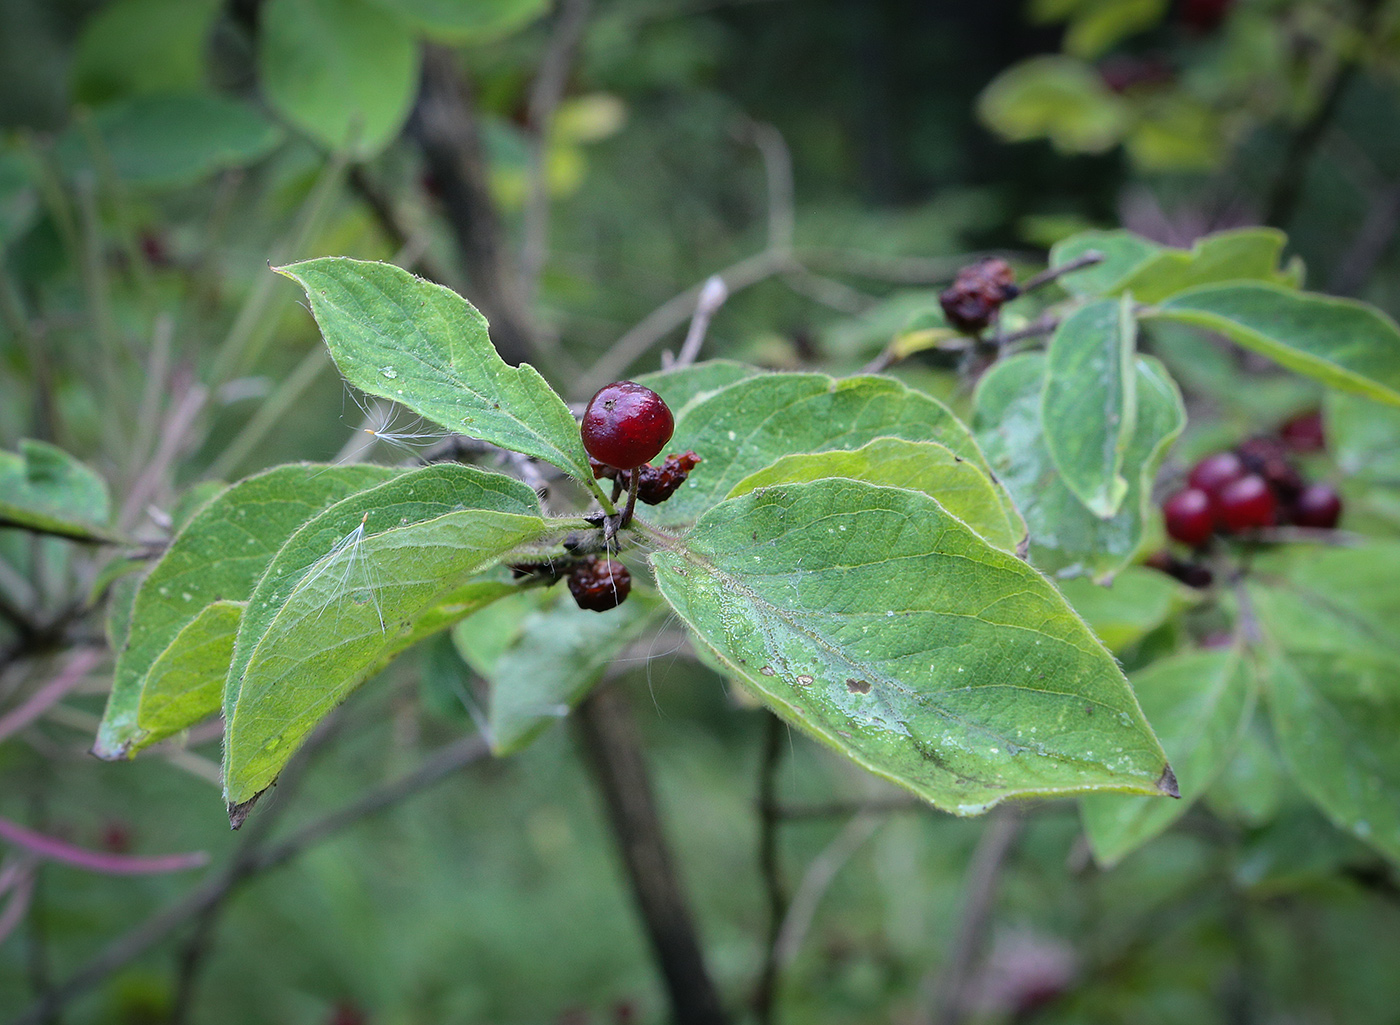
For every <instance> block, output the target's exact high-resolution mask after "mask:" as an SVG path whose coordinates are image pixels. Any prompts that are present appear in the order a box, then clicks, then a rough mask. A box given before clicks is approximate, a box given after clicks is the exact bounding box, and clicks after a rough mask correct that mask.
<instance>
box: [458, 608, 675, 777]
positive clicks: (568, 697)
mask: <svg viewBox="0 0 1400 1025" xmlns="http://www.w3.org/2000/svg"><path fill="white" fill-rule="evenodd" d="M561 590H562V589H561ZM663 607H664V606H663V605H662V603H661V602H660V601H659V600H658V599H657V598H656V597H655V596H654V595H650V594H646V593H644V592H639V591H637V590H636V589H635V588H634V589H633V591H632V593H631V595H630V596H629V597H628V599H627V601H625V602H624V603H623V604H621V605H619V606H618V607H617V608H616V609H614V610H612V611H610V612H607V613H604V614H602V615H599V614H598V613H596V612H590V611H588V610H586V609H581V608H579V607H578V605H577V604H576V603H575V602H574V600H573V598H572V597H571V596H570V595H568V594H560V595H558V596H557V597H556V599H555V601H554V602H553V603H552V604H551V605H548V606H546V607H544V608H536V609H530V610H527V611H526V612H525V615H524V616H523V617H522V619H521V620H520V623H519V626H518V629H517V630H516V631H514V636H513V638H512V640H511V643H510V644H509V645H508V646H507V647H506V648H505V649H504V650H503V651H501V652H500V653H499V654H498V655H497V657H496V659H495V661H494V663H493V665H492V667H491V670H490V672H489V673H488V674H487V678H488V679H489V680H490V682H491V704H490V712H489V717H488V723H489V728H490V733H489V736H490V740H491V750H492V751H493V752H494V753H496V754H497V755H507V754H513V753H515V752H516V751H520V750H522V749H524V748H525V747H527V746H528V745H529V744H530V743H531V742H532V741H533V740H535V738H537V737H538V736H539V735H540V734H541V733H543V732H544V731H545V730H546V729H548V728H549V726H550V725H551V724H553V723H556V722H558V721H559V720H560V719H561V718H563V717H564V716H565V715H567V714H568V713H569V711H570V710H571V709H572V708H573V707H574V706H575V705H577V704H578V703H579V702H580V701H582V700H583V699H584V698H585V697H587V696H588V692H589V691H591V690H592V689H593V687H594V686H595V685H596V684H597V683H598V681H599V680H601V679H602V678H603V673H604V672H605V671H606V670H607V668H608V666H609V665H611V664H612V661H613V659H614V658H616V657H617V656H618V655H620V654H622V652H623V651H624V650H625V649H626V648H627V647H628V646H629V645H630V644H631V643H632V642H633V641H635V640H637V639H639V638H640V637H642V636H643V635H644V634H645V633H646V632H647V631H648V630H650V629H651V628H652V627H653V626H654V625H655V623H656V622H657V620H658V618H659V614H660V613H661V610H662V608H663ZM484 611H490V610H484ZM480 614H481V613H478V615H480Z"/></svg>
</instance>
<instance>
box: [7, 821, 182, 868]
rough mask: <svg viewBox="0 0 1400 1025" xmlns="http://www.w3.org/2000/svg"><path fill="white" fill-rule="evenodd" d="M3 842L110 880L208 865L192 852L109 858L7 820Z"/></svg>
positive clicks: (114, 856)
mask: <svg viewBox="0 0 1400 1025" xmlns="http://www.w3.org/2000/svg"><path fill="white" fill-rule="evenodd" d="M0 840H8V841H9V842H10V843H12V844H15V845H17V846H19V847H23V848H24V849H25V850H27V851H31V852H33V853H34V854H37V855H38V856H39V857H41V858H45V859H47V860H49V861H61V862H63V863H64V864H66V865H73V866H74V867H76V868H83V869H87V870H88V871H89V872H100V873H101V874H103V875H109V876H135V875H155V874H158V873H161V872H183V871H185V870H186V869H191V868H201V867H203V866H204V865H207V864H209V855H208V853H207V852H205V851H192V852H190V853H189V854H163V855H159V856H157V857H153V858H138V857H132V856H131V855H129V854H106V853H103V852H102V851H89V850H85V849H84V848H82V847H74V846H73V845H72V844H70V843H65V842H64V841H62V840H55V839H54V838H53V837H51V836H45V835H44V834H42V833H36V832H34V830H32V829H26V828H25V827H24V826H21V825H19V824H18V823H15V822H11V821H9V820H8V819H0Z"/></svg>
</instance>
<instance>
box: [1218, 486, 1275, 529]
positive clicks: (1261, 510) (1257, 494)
mask: <svg viewBox="0 0 1400 1025" xmlns="http://www.w3.org/2000/svg"><path fill="white" fill-rule="evenodd" d="M1215 517H1216V523H1217V525H1218V526H1219V527H1220V528H1221V529H1222V530H1227V531H1230V532H1231V533H1238V532H1239V531H1242V530H1255V529H1258V528H1259V527H1272V526H1273V525H1274V524H1275V523H1276V522H1277V521H1278V498H1277V497H1275V495H1274V492H1273V489H1272V488H1270V487H1269V484H1268V482H1267V481H1266V480H1264V478H1263V477H1260V476H1259V475H1258V474H1254V473H1251V474H1249V475H1248V476H1245V477H1241V478H1240V479H1239V480H1237V481H1235V482H1234V483H1232V484H1227V485H1226V486H1225V487H1224V488H1222V489H1221V491H1220V493H1219V494H1218V495H1217V496H1216V498H1215Z"/></svg>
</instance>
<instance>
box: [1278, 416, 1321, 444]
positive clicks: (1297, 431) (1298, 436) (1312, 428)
mask: <svg viewBox="0 0 1400 1025" xmlns="http://www.w3.org/2000/svg"><path fill="white" fill-rule="evenodd" d="M1278 436H1279V438H1280V439H1281V440H1282V441H1283V443H1284V445H1285V446H1286V447H1287V448H1289V449H1291V450H1292V451H1294V452H1321V451H1322V450H1323V449H1324V448H1326V447H1327V435H1326V433H1325V431H1324V429H1323V426H1322V413H1321V411H1319V410H1316V409H1314V410H1313V411H1312V412H1310V413H1299V414H1298V415H1297V416H1295V417H1293V418H1292V419H1291V420H1287V421H1285V422H1284V423H1283V425H1282V426H1281V427H1279V429H1278Z"/></svg>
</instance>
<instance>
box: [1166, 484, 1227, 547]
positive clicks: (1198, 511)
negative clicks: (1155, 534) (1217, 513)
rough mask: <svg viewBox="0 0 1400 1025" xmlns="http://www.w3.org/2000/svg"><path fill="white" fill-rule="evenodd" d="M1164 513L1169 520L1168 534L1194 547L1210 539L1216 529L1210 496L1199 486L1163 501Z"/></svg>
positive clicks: (1179, 492)
mask: <svg viewBox="0 0 1400 1025" xmlns="http://www.w3.org/2000/svg"><path fill="white" fill-rule="evenodd" d="M1162 514H1163V515H1164V516H1165V517H1166V521H1167V536H1168V537H1170V538H1172V539H1173V540H1176V541H1180V542H1181V543H1182V544H1184V545H1190V546H1191V547H1193V548H1199V547H1200V546H1201V545H1203V544H1205V543H1206V542H1207V541H1209V540H1210V535H1211V534H1212V533H1213V532H1214V531H1215V519H1214V517H1212V516H1211V508H1210V496H1209V495H1207V494H1206V493H1205V492H1204V491H1202V490H1200V489H1199V488H1186V489H1184V490H1182V491H1178V492H1177V493H1176V494H1174V495H1172V496H1171V498H1169V499H1167V500H1166V501H1165V502H1164V503H1162Z"/></svg>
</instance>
